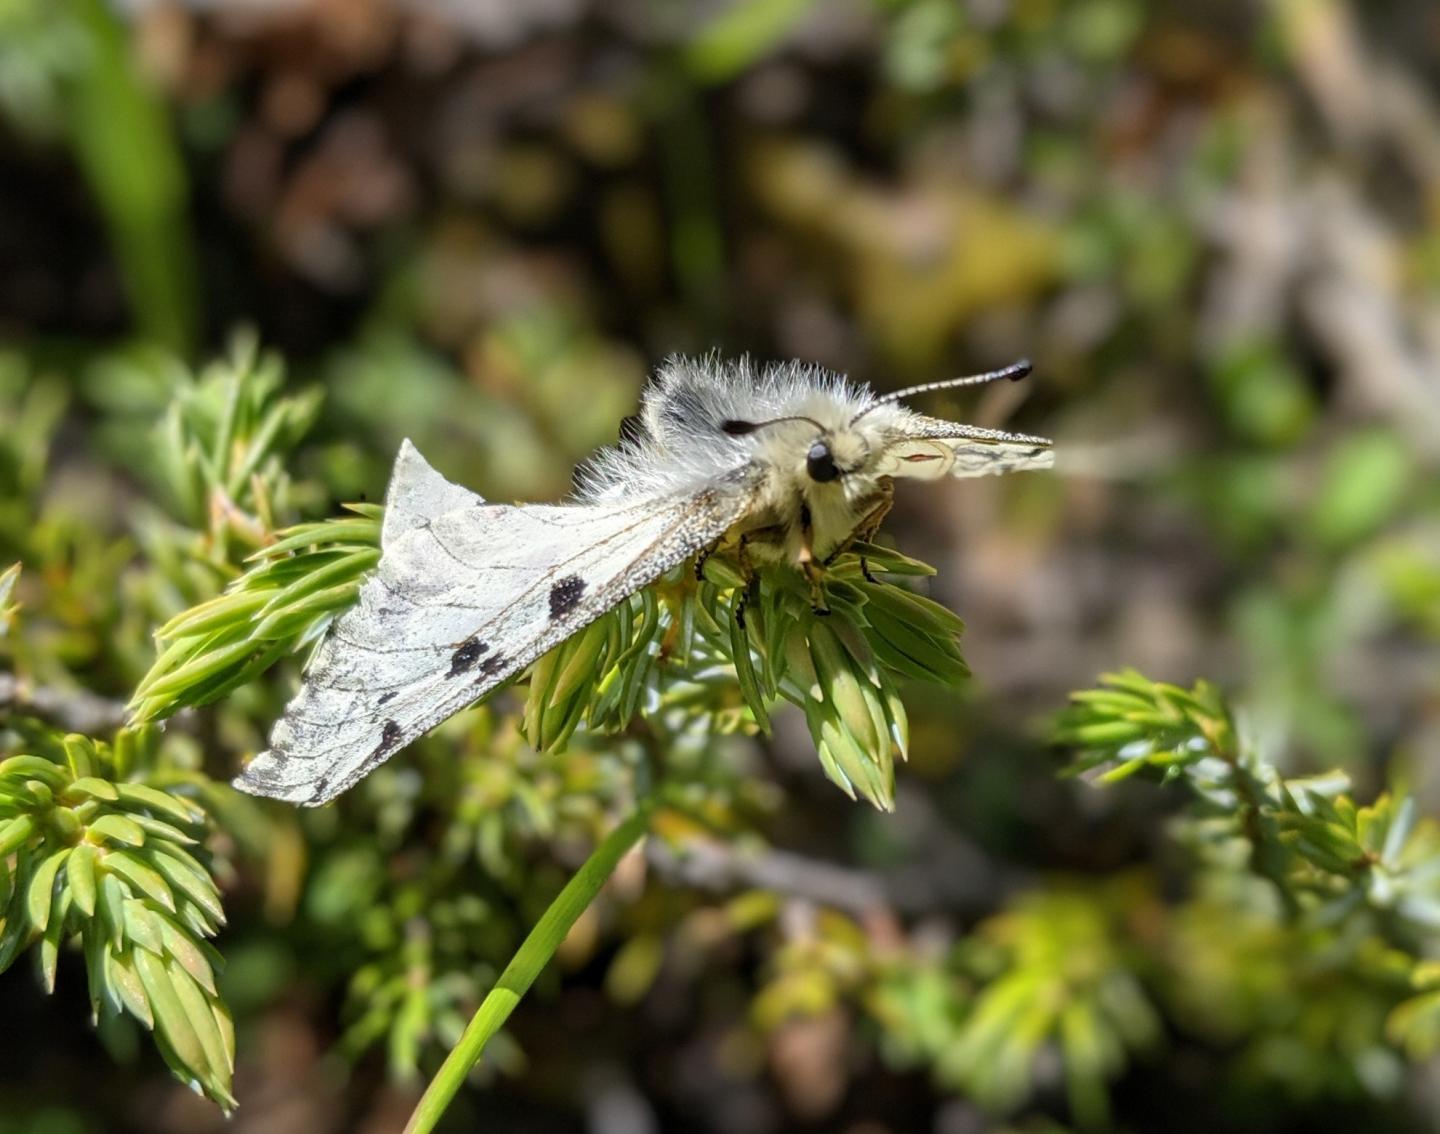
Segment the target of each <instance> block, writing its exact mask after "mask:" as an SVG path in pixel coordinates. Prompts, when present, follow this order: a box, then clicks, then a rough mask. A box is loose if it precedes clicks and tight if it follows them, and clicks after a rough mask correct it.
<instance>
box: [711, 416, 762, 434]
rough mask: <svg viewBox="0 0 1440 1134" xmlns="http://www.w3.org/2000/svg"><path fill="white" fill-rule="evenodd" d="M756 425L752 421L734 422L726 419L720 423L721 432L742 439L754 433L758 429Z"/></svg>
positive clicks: (731, 419)
mask: <svg viewBox="0 0 1440 1134" xmlns="http://www.w3.org/2000/svg"><path fill="white" fill-rule="evenodd" d="M759 428H760V426H759V424H758V423H756V422H753V421H736V420H735V419H734V418H727V419H726V420H724V421H722V422H721V423H720V429H721V431H722V432H725V433H728V434H730V436H731V437H744V436H745V435H746V434H747V433H754V432H755V430H757V429H759Z"/></svg>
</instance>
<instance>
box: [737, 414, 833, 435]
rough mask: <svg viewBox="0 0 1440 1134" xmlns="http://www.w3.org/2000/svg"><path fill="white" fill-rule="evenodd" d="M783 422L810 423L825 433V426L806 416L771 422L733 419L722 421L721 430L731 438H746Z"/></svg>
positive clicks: (795, 416) (771, 420) (777, 418)
mask: <svg viewBox="0 0 1440 1134" xmlns="http://www.w3.org/2000/svg"><path fill="white" fill-rule="evenodd" d="M782 421H808V422H809V423H810V424H811V425H813V426H814V427H815V428H816V429H818V430H820V432H821V433H824V432H825V427H824V426H823V425H821V424H820V423H819V422H818V421H816V420H815V419H814V418H813V417H806V416H805V415H804V414H795V415H794V416H792V417H772V418H771V419H770V420H769V421H739V420H737V419H735V418H733V417H732V418H727V419H726V420H724V421H722V422H721V423H720V428H721V430H723V431H724V432H726V433H728V434H730V436H731V437H744V436H745V435H746V434H747V433H754V432H755V431H756V430H757V429H764V428H765V427H766V426H767V425H779V424H780V423H781V422H782Z"/></svg>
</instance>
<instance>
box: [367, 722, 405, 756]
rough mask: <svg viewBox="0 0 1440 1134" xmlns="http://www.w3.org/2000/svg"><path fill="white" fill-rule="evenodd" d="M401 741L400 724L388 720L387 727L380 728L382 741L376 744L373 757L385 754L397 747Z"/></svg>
mask: <svg viewBox="0 0 1440 1134" xmlns="http://www.w3.org/2000/svg"><path fill="white" fill-rule="evenodd" d="M399 741H400V725H399V724H398V723H397V722H395V721H386V722H385V727H383V728H382V729H381V730H380V743H379V744H377V745H376V746H375V751H374V752H373V753H372V754H371V759H374V758H375V757H377V756H384V755H385V754H386V753H387V752H389V751H390V750H391V749H393V748H394V747H395V745H396V744H398V743H399Z"/></svg>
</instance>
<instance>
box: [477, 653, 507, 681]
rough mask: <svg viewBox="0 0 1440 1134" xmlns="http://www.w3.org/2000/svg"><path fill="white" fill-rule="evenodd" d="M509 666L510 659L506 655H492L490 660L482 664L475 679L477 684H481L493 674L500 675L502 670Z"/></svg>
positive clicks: (487, 659)
mask: <svg viewBox="0 0 1440 1134" xmlns="http://www.w3.org/2000/svg"><path fill="white" fill-rule="evenodd" d="M509 664H510V659H509V658H507V657H506V656H505V655H504V654H491V655H490V656H489V657H488V658H486V659H485V660H484V661H483V662H481V663H480V669H479V672H478V673H477V675H476V677H475V684H476V685H479V684H481V683H482V682H483V681H484V680H485V679H486V678H487V677H490V676H491V675H492V674H495V673H498V672H499V671H500V670H502V669H504V668H505V667H506V666H507V665H509Z"/></svg>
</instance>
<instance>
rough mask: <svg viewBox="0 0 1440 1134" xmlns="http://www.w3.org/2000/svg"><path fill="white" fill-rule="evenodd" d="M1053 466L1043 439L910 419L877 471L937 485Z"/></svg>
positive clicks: (915, 416) (917, 417)
mask: <svg viewBox="0 0 1440 1134" xmlns="http://www.w3.org/2000/svg"><path fill="white" fill-rule="evenodd" d="M1054 463H1055V450H1054V447H1053V443H1052V442H1050V441H1048V440H1046V439H1045V438H1044V437H1031V436H1029V435H1027V434H1024V433H1005V432H1003V431H1002V430H999V429H982V428H980V427H979V426H978V425H960V424H958V423H956V422H953V421H942V420H941V419H939V418H934V417H925V416H924V415H922V414H912V415H911V416H910V417H909V418H908V419H907V420H906V421H905V422H904V423H903V424H902V426H901V428H900V430H898V431H897V433H896V434H895V435H894V437H893V439H892V440H891V442H890V444H888V445H887V446H886V447H885V451H884V453H883V454H882V455H881V458H880V463H879V465H878V466H877V471H878V473H879V474H880V475H881V476H895V477H909V478H912V479H915V480H940V479H942V478H944V477H947V476H991V475H994V474H997V473H1007V472H1015V471H1017V470H1020V469H1048V468H1050V467H1051V466H1053V465H1054Z"/></svg>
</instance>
